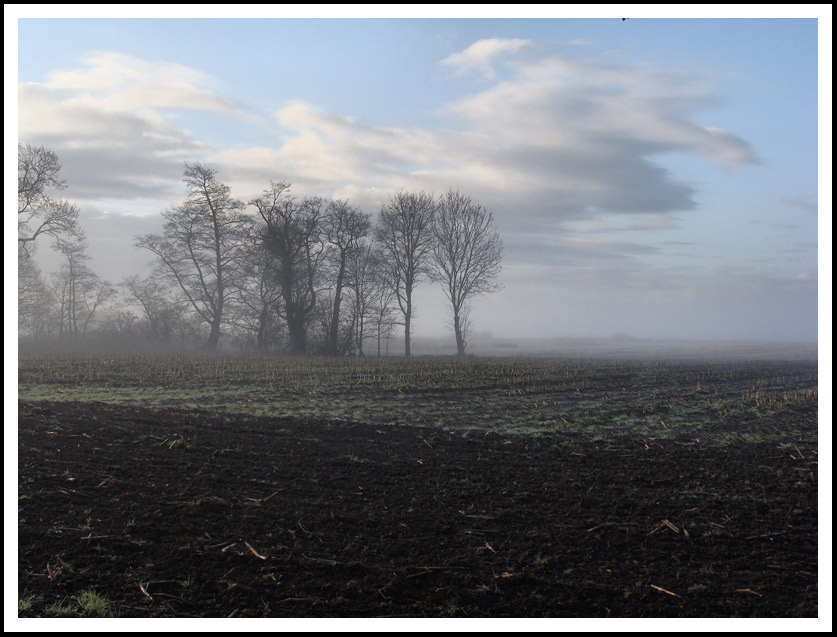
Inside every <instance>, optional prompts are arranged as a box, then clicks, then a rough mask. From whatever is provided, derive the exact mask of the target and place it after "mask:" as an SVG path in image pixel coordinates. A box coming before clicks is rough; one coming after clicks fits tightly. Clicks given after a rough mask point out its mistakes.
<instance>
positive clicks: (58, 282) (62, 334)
mask: <svg viewBox="0 0 837 637" xmlns="http://www.w3.org/2000/svg"><path fill="white" fill-rule="evenodd" d="M57 249H58V251H59V252H61V254H63V255H64V257H65V259H66V261H65V263H64V265H63V266H62V268H61V270H59V271H58V272H56V273H54V274H53V276H52V280H53V289H54V299H55V302H56V310H57V312H56V314H57V317H58V320H59V326H58V336H59V339H60V340H69V341H72V342H76V341H78V340H79V339H81V338H84V337H85V336H86V335H87V332H88V330H89V328H90V326H91V322H92V320H93V317H94V316H95V314H96V312H97V310H99V309H100V308H101V307H102V306H103V305H104V304H105V303H106V302H107V301H108V300H109V299H110V298H112V297H113V296H114V294H115V293H116V290H115V289H114V287H113V286H112V285H111V284H110V283H108V282H107V281H105V280H103V279H101V278H100V277H99V276H98V275H96V273H95V272H93V271H92V270H91V269H90V267H89V266H88V265H87V263H86V262H87V261H88V260H89V259H90V257H89V256H88V255H87V245H86V241H85V239H84V237H81V238H80V239H76V240H74V241H62V240H59V241H58V244H57Z"/></svg>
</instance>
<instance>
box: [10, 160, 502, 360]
mask: <svg viewBox="0 0 837 637" xmlns="http://www.w3.org/2000/svg"><path fill="white" fill-rule="evenodd" d="M60 170H61V163H60V161H59V160H58V157H57V156H56V155H55V153H54V152H52V151H50V150H48V149H46V148H44V147H42V146H41V147H33V146H31V145H22V144H19V145H18V332H19V337H20V342H21V344H22V345H23V346H25V347H27V348H29V349H61V350H72V349H77V348H82V347H83V348H85V349H91V348H94V349H100V350H101V349H126V350H132V351H137V350H143V351H158V350H162V351H172V350H175V349H176V350H181V351H189V350H202V351H207V352H216V351H219V349H224V350H225V351H251V352H283V353H290V354H299V355H301V354H321V355H330V356H344V355H349V354H356V355H361V356H362V355H364V354H365V349H364V348H370V347H372V348H374V350H375V352H376V353H377V354H381V352H382V350H385V349H386V347H387V345H388V343H389V341H390V340H391V339H392V338H393V334H394V331H395V329H396V326H403V343H404V354H405V356H410V354H411V339H410V334H411V319H412V317H413V293H414V290H415V288H416V286H417V285H418V284H419V283H420V282H422V281H432V282H436V283H438V284H439V285H440V287H441V288H442V289H443V291H444V293H445V296H446V298H447V301H448V304H449V308H450V318H451V327H452V329H453V332H454V334H455V337H456V347H457V350H456V353H457V354H459V355H464V354H465V352H466V347H467V336H468V332H469V328H470V326H471V321H470V316H469V308H470V301H471V300H472V299H473V298H474V297H475V296H478V295H483V294H487V293H490V292H492V291H494V290H496V289H497V288H498V287H499V284H498V276H499V273H500V267H501V261H502V251H503V249H502V241H501V239H500V235H499V233H498V231H497V229H496V227H495V224H494V219H493V216H492V214H491V213H490V212H488V211H487V210H486V209H484V208H483V207H482V206H480V205H479V204H477V203H476V202H474V201H472V200H471V199H470V197H468V196H466V195H463V194H461V193H459V192H456V191H453V190H451V191H448V192H447V193H445V194H443V195H441V196H436V195H433V194H430V193H426V192H409V191H404V190H401V191H398V192H396V193H394V194H391V195H390V196H389V198H388V200H387V201H386V202H385V203H384V204H383V205H382V206H381V208H380V210H379V211H378V215H377V218H376V219H373V218H372V215H371V214H369V213H366V212H363V211H361V210H359V209H358V208H356V207H354V206H352V205H351V204H350V203H349V202H348V201H346V200H327V199H323V198H320V197H304V198H301V199H298V198H296V197H294V196H292V195H291V193H290V188H291V186H290V184H288V183H285V182H282V181H275V182H271V183H270V186H269V187H268V188H267V189H266V190H265V191H264V192H263V193H262V195H261V196H259V197H256V198H254V199H252V200H250V201H249V202H247V203H246V204H245V203H244V202H242V201H240V200H238V199H235V198H233V196H232V194H231V192H230V188H229V187H228V186H227V185H225V184H224V183H222V182H221V181H220V180H219V178H218V174H217V172H216V171H215V170H213V169H211V168H209V167H207V166H205V165H202V164H200V163H193V164H187V165H186V166H185V170H184V176H183V181H184V183H185V185H186V189H187V194H186V197H185V199H184V200H183V202H182V203H181V204H179V205H176V206H174V207H172V208H170V209H168V210H165V211H162V216H163V218H164V221H165V223H164V226H163V230H162V232H161V233H160V234H147V235H141V236H136V237H135V238H134V239H135V245H136V246H137V248H138V249H141V250H144V251H147V253H148V254H149V256H150V257H151V260H152V271H151V274H150V275H149V276H147V277H145V278H143V277H141V276H139V275H133V276H129V277H126V278H124V279H123V280H121V281H118V282H116V283H114V282H110V281H107V280H105V279H103V278H102V277H100V276H99V275H98V274H97V273H96V272H94V270H93V269H92V268H91V267H90V266H89V261H90V257H89V255H88V254H87V240H86V237H85V233H84V231H83V229H82V228H81V227H80V225H79V221H78V213H79V211H78V208H77V207H76V206H75V205H73V204H71V203H69V202H68V201H66V200H63V199H60V198H58V197H56V196H55V195H54V194H51V193H54V192H55V191H60V190H63V189H64V188H66V184H65V182H64V181H62V180H61V179H60ZM42 237H51V239H52V245H51V248H52V249H53V250H54V251H56V252H57V253H59V254H60V255H61V256H62V265H61V267H60V269H59V270H58V271H56V272H51V273H48V274H46V275H45V274H44V273H43V272H42V271H41V270H40V268H39V267H38V265H37V263H36V262H35V260H34V259H33V258H32V252H33V250H34V247H35V246H36V245H38V243H40V241H41V240H42ZM399 340H400V339H399Z"/></svg>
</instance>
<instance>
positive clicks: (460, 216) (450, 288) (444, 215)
mask: <svg viewBox="0 0 837 637" xmlns="http://www.w3.org/2000/svg"><path fill="white" fill-rule="evenodd" d="M433 232H434V234H435V236H436V242H435V243H434V246H433V252H434V256H435V260H434V266H435V270H434V272H433V275H432V276H433V279H434V280H436V281H438V282H440V283H441V284H442V287H443V288H444V291H445V295H446V296H447V297H448V300H449V301H450V303H451V309H452V310H453V329H454V333H455V335H456V352H457V354H458V355H459V356H463V355H464V354H465V347H466V345H467V341H466V336H467V330H468V327H469V320H468V315H469V301H470V299H472V298H473V297H475V296H480V295H483V294H488V293H490V292H493V291H495V290H497V289H498V288H499V285H498V284H497V277H498V275H499V273H500V262H501V261H502V259H503V243H502V241H501V240H500V233H499V232H498V231H497V228H496V227H495V226H494V219H493V216H492V214H491V213H490V212H488V211H487V210H485V209H484V208H483V207H482V206H480V205H478V204H476V203H474V202H473V201H472V200H471V198H470V197H466V196H465V195H462V194H460V193H459V192H454V191H452V190H450V191H448V192H447V193H446V194H444V195H442V196H441V197H440V198H439V203H438V207H437V209H436V216H435V218H434V221H433Z"/></svg>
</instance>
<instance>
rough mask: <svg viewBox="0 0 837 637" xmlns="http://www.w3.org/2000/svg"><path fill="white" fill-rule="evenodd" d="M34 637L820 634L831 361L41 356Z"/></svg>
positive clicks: (27, 452) (36, 410) (28, 579)
mask: <svg viewBox="0 0 837 637" xmlns="http://www.w3.org/2000/svg"><path fill="white" fill-rule="evenodd" d="M18 398H19V403H18V406H19V448H18V453H19V527H18V528H19V534H18V541H19V551H18V556H19V565H18V578H19V599H20V613H21V615H29V616H59V615H79V614H86V613H87V614H91V613H93V612H94V611H92V610H90V607H91V605H90V604H85V603H82V602H83V600H86V599H87V597H86V596H89V595H90V593H91V591H92V592H95V593H96V594H97V595H98V596H100V601H101V600H104V601H103V603H102V605H101V606H100V608H101V609H102V610H101V612H102V614H115V615H119V616H123V617H145V616H165V617H195V616H199V617H208V616H211V617H221V616H225V617H226V616H240V617H283V616H286V617H333V616H405V617H422V616H436V617H440V616H457V617H487V616H491V617H500V616H513V617H550V616H551V617H604V616H615V617H816V616H817V592H818V586H817V581H818V565H817V537H818V525H817V513H818V511H817V492H818V484H817V481H818V464H817V462H818V455H817V401H818V392H817V366H816V363H806V362H771V361H762V362H739V363H735V362H725V363H718V364H712V363H706V362H700V363H673V362H660V361H654V362H620V361H584V360H557V359H536V358H526V359H511V358H490V359H442V358H428V359H414V360H410V361H407V360H402V359H368V360H351V359H340V360H331V359H282V358H245V357H175V356H172V357H128V356H121V357H110V358H105V357H21V358H20V360H19V396H18Z"/></svg>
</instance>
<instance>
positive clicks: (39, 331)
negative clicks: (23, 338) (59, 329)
mask: <svg viewBox="0 0 837 637" xmlns="http://www.w3.org/2000/svg"><path fill="white" fill-rule="evenodd" d="M17 265H18V270H17V272H18V275H17V327H18V332H19V333H20V334H26V335H29V336H31V337H35V338H41V337H44V336H47V335H48V334H49V332H50V331H51V330H52V329H53V327H54V325H53V324H52V323H53V321H52V319H53V317H52V307H53V298H52V293H51V292H50V290H49V287H48V285H47V283H46V281H45V280H44V277H43V274H42V273H41V269H40V268H39V267H38V264H37V263H35V260H34V259H30V258H29V256H28V255H27V254H26V253H24V252H23V251H22V250H18V260H17Z"/></svg>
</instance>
